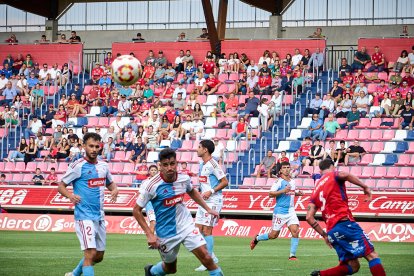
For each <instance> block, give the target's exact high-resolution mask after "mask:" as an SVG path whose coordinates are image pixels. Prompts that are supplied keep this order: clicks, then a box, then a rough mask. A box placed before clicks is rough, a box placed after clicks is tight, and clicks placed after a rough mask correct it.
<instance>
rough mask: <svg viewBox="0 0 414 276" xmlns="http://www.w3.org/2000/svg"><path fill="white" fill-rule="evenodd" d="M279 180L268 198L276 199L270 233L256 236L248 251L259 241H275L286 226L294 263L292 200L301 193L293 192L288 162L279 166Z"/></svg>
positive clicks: (295, 227) (295, 242)
mask: <svg viewBox="0 0 414 276" xmlns="http://www.w3.org/2000/svg"><path fill="white" fill-rule="evenodd" d="M279 172H280V178H279V179H278V180H277V181H276V183H275V184H273V186H272V188H271V189H270V192H269V197H275V198H276V206H275V209H274V210H273V220H272V224H273V226H272V231H271V232H270V233H265V234H261V235H257V236H256V237H255V238H254V239H253V240H252V241H251V242H250V249H251V250H253V249H254V248H255V247H256V245H257V244H258V243H259V241H267V240H269V239H272V240H273V239H276V238H277V237H278V236H279V233H280V230H281V229H282V227H283V225H285V224H286V225H287V227H288V228H289V231H290V233H291V234H292V238H291V239H290V256H289V260H291V261H296V260H297V258H296V249H297V248H298V245H299V220H298V217H297V216H296V213H295V205H294V198H295V196H301V195H303V193H302V192H301V191H295V189H296V185H295V181H294V180H293V179H291V178H290V164H289V162H282V163H281V164H280V171H279Z"/></svg>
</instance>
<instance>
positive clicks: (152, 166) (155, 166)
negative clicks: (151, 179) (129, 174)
mask: <svg viewBox="0 0 414 276" xmlns="http://www.w3.org/2000/svg"><path fill="white" fill-rule="evenodd" d="M151 168H156V169H157V170H158V167H157V165H154V164H153V165H151V166H149V167H148V170H151Z"/></svg>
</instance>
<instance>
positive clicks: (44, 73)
mask: <svg viewBox="0 0 414 276" xmlns="http://www.w3.org/2000/svg"><path fill="white" fill-rule="evenodd" d="M49 77H50V72H49V68H48V66H47V63H44V64H43V68H42V69H40V70H39V78H40V81H41V82H43V83H46V82H47V81H48V79H49Z"/></svg>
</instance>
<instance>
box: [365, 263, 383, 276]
mask: <svg viewBox="0 0 414 276" xmlns="http://www.w3.org/2000/svg"><path fill="white" fill-rule="evenodd" d="M369 270H371V274H372V275H373V276H385V275H386V274H385V270H384V267H383V266H382V264H377V265H374V266H372V267H370V268H369Z"/></svg>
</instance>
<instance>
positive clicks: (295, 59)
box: [292, 48, 303, 67]
mask: <svg viewBox="0 0 414 276" xmlns="http://www.w3.org/2000/svg"><path fill="white" fill-rule="evenodd" d="M302 57H303V56H302V55H301V54H300V51H299V49H298V48H296V49H295V54H294V55H293V56H292V65H293V67H295V66H297V65H299V62H300V61H301V60H302Z"/></svg>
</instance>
